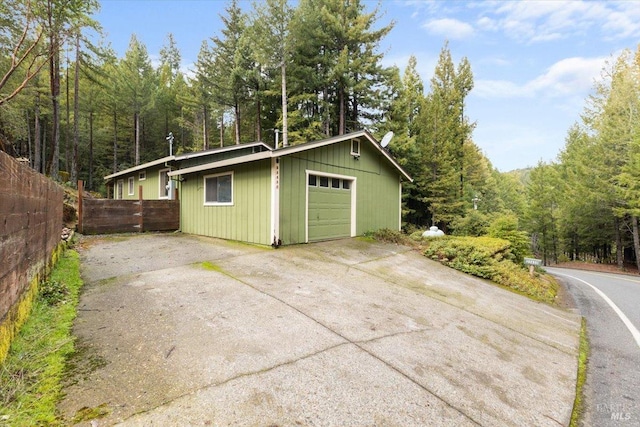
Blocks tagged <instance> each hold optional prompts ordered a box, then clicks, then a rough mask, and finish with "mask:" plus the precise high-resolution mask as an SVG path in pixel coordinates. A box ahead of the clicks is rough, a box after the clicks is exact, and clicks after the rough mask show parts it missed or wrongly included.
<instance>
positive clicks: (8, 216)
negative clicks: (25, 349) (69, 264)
mask: <svg viewBox="0 0 640 427" xmlns="http://www.w3.org/2000/svg"><path fill="white" fill-rule="evenodd" d="M0 180H1V182H2V185H0V364H1V363H2V360H3V359H4V357H5V356H6V353H7V350H8V348H9V343H10V342H11V340H12V339H13V336H14V334H15V333H16V332H17V330H18V328H19V327H20V325H21V324H22V323H23V322H24V320H26V317H27V315H28V313H29V311H30V309H31V304H32V302H33V299H34V298H35V295H36V293H37V290H38V282H39V280H40V279H41V278H43V277H44V276H45V275H46V274H47V270H48V267H49V266H50V262H51V260H52V257H53V255H54V253H56V249H57V248H58V246H59V244H60V233H61V231H62V205H63V196H64V190H63V189H62V187H60V186H59V185H58V184H56V183H55V182H53V181H52V180H50V179H49V178H47V177H46V176H44V175H42V174H40V173H37V172H36V171H34V170H33V169H31V168H29V166H27V165H24V164H20V163H19V162H18V161H16V160H15V159H14V158H12V157H11V156H9V155H8V154H6V153H4V152H1V151H0Z"/></svg>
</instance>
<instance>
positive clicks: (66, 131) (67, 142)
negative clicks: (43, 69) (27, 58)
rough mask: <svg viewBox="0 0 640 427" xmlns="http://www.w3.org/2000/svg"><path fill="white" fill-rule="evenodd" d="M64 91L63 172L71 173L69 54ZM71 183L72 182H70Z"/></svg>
mask: <svg viewBox="0 0 640 427" xmlns="http://www.w3.org/2000/svg"><path fill="white" fill-rule="evenodd" d="M64 83H65V84H64V86H65V87H64V90H65V97H66V100H67V102H66V108H65V113H66V118H65V127H64V170H65V171H66V172H71V168H72V167H71V164H70V163H69V160H70V159H71V138H69V127H70V126H71V102H69V54H68V53H67V68H66V69H65V78H64ZM71 182H73V181H71Z"/></svg>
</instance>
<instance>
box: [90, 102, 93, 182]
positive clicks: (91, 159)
mask: <svg viewBox="0 0 640 427" xmlns="http://www.w3.org/2000/svg"><path fill="white" fill-rule="evenodd" d="M89 190H93V111H91V112H90V113H89Z"/></svg>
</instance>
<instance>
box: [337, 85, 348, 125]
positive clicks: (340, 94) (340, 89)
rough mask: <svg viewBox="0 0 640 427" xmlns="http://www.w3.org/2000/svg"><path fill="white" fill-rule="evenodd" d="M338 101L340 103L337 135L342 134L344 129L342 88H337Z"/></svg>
mask: <svg viewBox="0 0 640 427" xmlns="http://www.w3.org/2000/svg"><path fill="white" fill-rule="evenodd" d="M338 102H339V103H340V119H339V121H338V135H344V129H345V114H346V112H345V108H344V88H342V87H340V88H338Z"/></svg>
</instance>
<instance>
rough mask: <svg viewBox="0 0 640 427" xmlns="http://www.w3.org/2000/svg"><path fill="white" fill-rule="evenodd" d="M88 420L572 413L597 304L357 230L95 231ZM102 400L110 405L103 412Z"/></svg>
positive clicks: (84, 411) (308, 421)
mask: <svg viewBox="0 0 640 427" xmlns="http://www.w3.org/2000/svg"><path fill="white" fill-rule="evenodd" d="M80 247H81V249H80V253H81V257H82V266H83V277H84V279H85V288H84V294H83V296H82V299H81V302H80V305H79V310H80V311H79V315H78V318H77V320H76V324H75V333H76V335H77V336H78V339H79V341H78V344H79V348H80V351H79V356H78V357H77V359H76V361H75V362H76V367H75V370H74V375H73V377H72V378H71V380H70V382H69V384H68V386H67V387H66V388H65V390H64V392H65V393H66V398H65V400H64V401H63V402H62V404H61V406H60V409H61V411H62V413H63V414H64V415H65V417H66V418H67V420H69V421H70V420H72V419H73V418H74V416H76V417H77V418H76V421H77V422H78V423H79V424H82V425H94V426H95V425H100V426H102V425H111V424H116V423H122V424H123V425H127V426H152V425H158V426H159V425H162V426H166V425H176V426H184V425H211V426H227V425H234V426H236V425H239V426H298V425H303V426H367V425H368V426H373V425H376V426H439V425H442V426H452V425H455V426H464V425H484V426H506V425H522V426H532V425H536V426H558V425H568V423H569V418H570V414H571V410H572V405H573V400H574V394H575V379H576V369H577V364H576V363H577V362H576V360H577V349H578V333H579V328H580V318H579V316H577V315H576V314H574V313H572V312H568V311H564V310H561V309H557V308H553V307H549V306H547V305H544V304H539V303H535V302H532V301H530V300H529V299H527V298H525V297H522V296H519V295H516V294H514V293H511V292H508V291H505V290H503V289H500V288H498V287H496V286H493V285H490V284H488V283H486V282H484V281H481V280H478V279H475V278H472V277H469V276H466V275H463V274H460V273H458V272H456V271H453V270H451V269H449V268H446V267H443V266H441V265H439V264H437V263H435V262H432V261H430V260H428V259H426V258H425V257H423V256H421V255H420V254H419V253H417V252H415V251H412V250H410V249H409V248H407V247H403V246H397V245H392V244H382V243H371V242H366V241H363V240H359V239H347V240H339V241H331V242H324V243H317V244H309V245H299V246H292V247H284V248H280V249H278V250H273V249H270V248H269V249H265V248H260V247H255V246H250V245H244V244H239V243H231V242H225V241H220V240H216V239H209V238H203V237H196V236H187V235H181V234H175V235H170V234H150V235H140V236H115V237H92V238H83V240H82V242H81V244H80ZM98 413H103V414H106V415H105V416H104V417H102V418H100V419H97V420H94V421H93V422H92V423H90V422H89V420H90V418H91V417H93V416H95V415H96V414H98Z"/></svg>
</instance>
